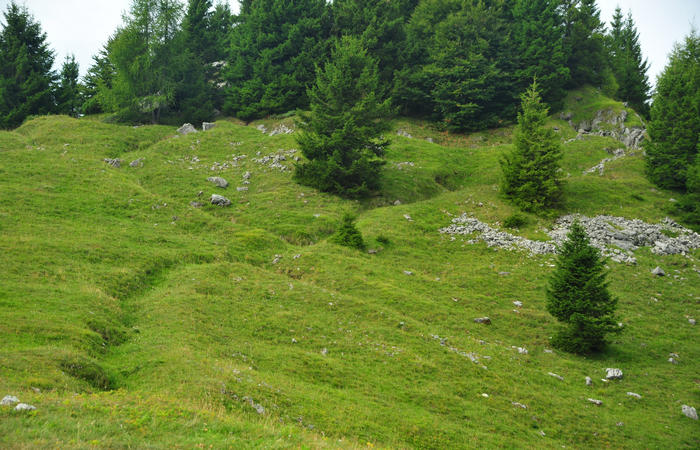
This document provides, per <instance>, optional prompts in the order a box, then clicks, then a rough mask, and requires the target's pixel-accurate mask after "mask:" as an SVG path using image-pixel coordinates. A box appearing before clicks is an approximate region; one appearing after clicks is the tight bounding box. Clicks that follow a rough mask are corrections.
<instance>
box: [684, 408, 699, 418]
mask: <svg viewBox="0 0 700 450" xmlns="http://www.w3.org/2000/svg"><path fill="white" fill-rule="evenodd" d="M681 411H682V412H683V415H685V417H688V418H690V419H693V420H698V412H697V411H696V410H695V408H693V407H692V406H688V405H683V406H681Z"/></svg>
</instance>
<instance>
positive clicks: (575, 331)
mask: <svg viewBox="0 0 700 450" xmlns="http://www.w3.org/2000/svg"><path fill="white" fill-rule="evenodd" d="M606 275H607V274H606V271H605V262H604V260H603V259H602V257H601V255H600V251H599V250H598V249H597V248H595V247H593V246H592V245H591V243H590V240H589V238H588V236H587V235H586V232H585V230H584V229H583V227H582V226H581V224H580V223H579V222H578V221H574V223H573V224H572V225H571V230H570V231H569V234H568V236H567V240H566V242H564V244H563V245H562V247H561V248H560V249H559V255H558V257H557V264H556V268H555V269H554V272H553V273H552V276H551V278H550V280H549V286H548V288H547V311H548V312H549V313H550V314H551V315H552V316H554V317H555V318H556V319H557V320H558V321H559V322H562V323H563V324H564V327H563V328H562V329H560V330H559V331H558V332H557V334H556V335H555V336H554V338H553V340H552V345H554V346H555V347H557V348H559V349H561V350H564V351H567V352H572V353H589V352H593V351H599V350H602V349H603V348H604V347H605V344H606V336H607V335H608V334H611V333H617V332H619V331H620V330H621V328H620V327H619V326H618V325H617V321H616V320H615V315H614V313H615V309H616V307H617V299H616V298H615V297H613V296H612V295H610V292H609V291H608V283H607V282H606V281H605V278H606Z"/></svg>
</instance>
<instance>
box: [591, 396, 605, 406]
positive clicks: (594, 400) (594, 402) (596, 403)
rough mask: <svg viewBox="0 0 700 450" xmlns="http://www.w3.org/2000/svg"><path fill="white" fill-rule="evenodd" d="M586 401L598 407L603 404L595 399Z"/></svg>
mask: <svg viewBox="0 0 700 450" xmlns="http://www.w3.org/2000/svg"><path fill="white" fill-rule="evenodd" d="M588 401H589V402H591V403H593V404H594V405H596V406H600V405H602V404H603V402H602V401H601V400H596V399H594V398H589V399H588Z"/></svg>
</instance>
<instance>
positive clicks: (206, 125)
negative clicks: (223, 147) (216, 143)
mask: <svg viewBox="0 0 700 450" xmlns="http://www.w3.org/2000/svg"><path fill="white" fill-rule="evenodd" d="M215 126H216V124H215V123H211V122H202V131H209V130H211V129H212V128H214V127H215Z"/></svg>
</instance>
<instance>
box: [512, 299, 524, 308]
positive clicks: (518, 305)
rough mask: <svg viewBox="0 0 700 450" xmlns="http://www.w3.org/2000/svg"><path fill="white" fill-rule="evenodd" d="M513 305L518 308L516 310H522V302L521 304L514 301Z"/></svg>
mask: <svg viewBox="0 0 700 450" xmlns="http://www.w3.org/2000/svg"><path fill="white" fill-rule="evenodd" d="M513 304H514V305H515V306H516V307H518V308H522V307H523V302H521V301H519V300H516V301H514V302H513Z"/></svg>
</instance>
